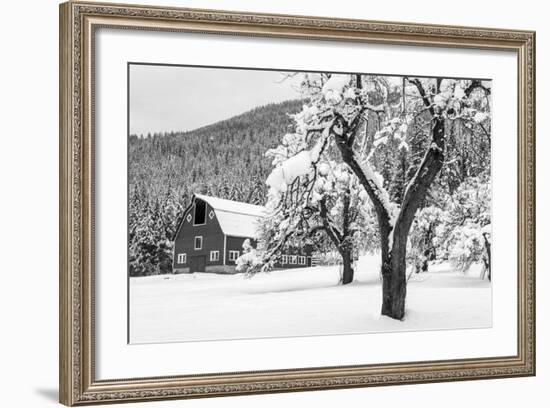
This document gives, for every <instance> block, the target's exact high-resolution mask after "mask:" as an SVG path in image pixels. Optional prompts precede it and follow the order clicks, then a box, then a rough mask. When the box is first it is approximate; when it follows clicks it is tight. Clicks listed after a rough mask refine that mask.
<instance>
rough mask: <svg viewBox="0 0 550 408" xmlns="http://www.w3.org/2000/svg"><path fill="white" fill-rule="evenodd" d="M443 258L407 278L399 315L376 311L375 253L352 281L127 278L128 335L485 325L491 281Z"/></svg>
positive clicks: (299, 274)
mask: <svg viewBox="0 0 550 408" xmlns="http://www.w3.org/2000/svg"><path fill="white" fill-rule="evenodd" d="M472 269H473V270H472V271H471V272H470V273H468V274H466V275H465V274H463V273H461V272H459V271H456V270H453V269H452V268H450V267H449V266H448V265H444V264H441V265H434V266H433V267H431V271H430V272H428V273H421V274H415V275H413V276H412V277H411V279H410V281H409V284H408V290H407V310H406V318H405V319H404V320H403V321H396V320H393V319H390V318H387V317H383V316H381V315H380V305H381V295H382V294H381V284H380V279H379V274H378V271H379V256H365V257H362V258H361V259H360V260H359V262H358V265H357V266H356V279H355V281H354V282H353V283H351V284H349V285H346V286H341V285H338V280H339V278H340V276H339V271H338V267H337V266H318V267H313V268H303V269H292V270H279V271H273V272H271V273H267V274H266V273H262V274H259V275H256V276H254V277H253V278H244V277H243V275H241V274H237V275H216V274H207V273H195V274H182V275H164V276H151V277H143V278H131V279H130V313H129V315H130V342H131V343H134V344H135V343H155V342H156V343H158V342H172V341H191V340H219V339H237V338H259V337H283V336H310V335H326V334H347V333H368V332H386V331H410V330H436V329H463V328H482V327H490V326H491V315H492V313H491V304H492V302H491V284H490V282H488V281H487V280H481V279H479V273H478V270H476V268H472Z"/></svg>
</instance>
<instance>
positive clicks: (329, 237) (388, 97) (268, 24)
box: [60, 2, 535, 405]
mask: <svg viewBox="0 0 550 408" xmlns="http://www.w3.org/2000/svg"><path fill="white" fill-rule="evenodd" d="M534 83H535V33H534V32H530V31H517V30H504V29H488V28H466V27H454V26H434V25H422V24H413V23H389V22H372V21H363V20H345V19H331V18H319V17H303V16H287V15H267V14H250V13H239V12H229V11H213V10H195V9H178V8H165V7H149V6H136V5H106V4H101V3H89V2H68V3H64V4H62V5H61V6H60V400H61V402H62V403H64V404H66V405H79V404H90V403H107V402H128V401H146V400H158V399H173V398H192V397H204V396H223V395H235V394H252V393H263V392H282V391H301V390H316V389H331V388H345V387H363V386H373V385H391V384H407V383H423V382H434V381H451V380H467V379H481V378H483V379H486V378H499V377H512V376H528V375H534V374H535V166H534V157H535V155H534V149H535V147H534V146H535V95H534V92H535V91H534V89H535V87H534Z"/></svg>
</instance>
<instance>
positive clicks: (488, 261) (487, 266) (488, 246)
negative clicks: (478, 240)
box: [483, 233, 491, 281]
mask: <svg viewBox="0 0 550 408" xmlns="http://www.w3.org/2000/svg"><path fill="white" fill-rule="evenodd" d="M483 242H484V244H485V251H486V252H487V259H486V260H485V269H486V270H487V279H489V281H491V242H490V241H489V239H488V238H487V234H485V233H484V234H483Z"/></svg>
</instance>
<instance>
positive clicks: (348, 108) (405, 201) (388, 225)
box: [267, 74, 490, 319]
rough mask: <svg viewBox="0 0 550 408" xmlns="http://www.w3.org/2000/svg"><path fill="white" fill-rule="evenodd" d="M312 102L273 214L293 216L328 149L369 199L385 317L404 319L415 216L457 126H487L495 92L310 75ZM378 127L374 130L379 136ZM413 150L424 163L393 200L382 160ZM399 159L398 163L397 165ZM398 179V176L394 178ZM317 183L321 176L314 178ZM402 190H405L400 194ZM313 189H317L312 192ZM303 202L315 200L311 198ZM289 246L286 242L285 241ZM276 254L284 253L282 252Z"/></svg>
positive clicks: (280, 178) (427, 82)
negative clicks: (304, 182) (293, 205)
mask: <svg viewBox="0 0 550 408" xmlns="http://www.w3.org/2000/svg"><path fill="white" fill-rule="evenodd" d="M302 84H303V87H304V90H305V92H306V93H307V95H308V97H309V98H310V101H311V102H310V104H309V105H308V106H306V107H305V108H304V110H303V111H302V112H301V113H300V114H299V120H298V121H297V126H296V133H295V137H298V138H299V142H300V143H299V145H300V149H299V150H297V151H296V152H294V154H293V155H288V157H287V158H286V159H284V160H282V161H281V162H280V163H279V164H278V165H277V167H276V168H275V169H274V171H273V172H272V173H271V175H270V177H269V178H268V180H267V184H268V185H269V192H268V196H269V197H270V198H269V202H270V203H275V205H274V204H271V208H270V210H271V211H283V212H284V211H288V207H287V206H286V205H285V203H286V202H287V200H288V198H289V197H293V196H294V195H296V194H302V195H303V194H304V191H303V190H302V189H301V187H300V188H299V186H301V183H300V182H299V181H298V182H297V180H300V179H301V178H303V177H308V179H310V177H309V175H311V174H315V173H316V172H317V171H318V166H319V165H320V163H321V161H322V160H321V159H322V157H323V155H324V154H325V153H326V152H329V153H330V152H332V151H333V150H335V151H338V152H339V153H340V161H341V162H343V163H345V165H346V166H347V169H348V170H349V171H350V172H351V173H352V174H353V175H354V177H355V178H356V180H357V183H358V184H359V185H360V186H361V187H362V189H363V190H364V192H365V193H366V194H367V195H368V197H369V199H370V200H369V201H370V203H371V205H372V206H373V208H374V211H375V213H376V217H377V222H378V233H379V238H380V248H381V261H382V262H381V264H382V267H381V268H382V270H381V275H382V291H383V296H382V314H383V315H387V316H389V317H392V318H395V319H402V318H403V317H404V315H405V298H406V252H407V244H408V238H409V231H410V229H411V225H412V223H413V220H414V217H415V213H416V211H417V209H419V208H420V207H421V205H422V203H423V201H424V199H425V198H426V196H427V193H428V191H429V189H430V186H431V185H432V183H433V181H434V180H435V179H436V177H437V176H438V174H439V173H440V171H441V169H442V167H443V165H444V158H445V152H446V149H447V139H448V129H449V127H450V126H452V123H453V122H455V121H460V122H461V123H464V124H467V125H468V126H469V127H470V128H471V129H474V128H476V127H479V128H484V129H485V130H486V127H484V123H486V122H487V121H488V118H489V115H490V87H489V84H488V83H485V82H483V81H479V80H449V79H442V78H436V79H425V78H411V77H409V78H407V77H405V78H403V77H396V78H389V77H380V76H370V75H359V74H357V75H342V74H333V75H330V74H304V80H303V83H302ZM373 130H374V131H373ZM412 147H414V148H415V149H416V152H415V153H416V154H417V155H418V153H421V158H420V159H417V160H416V161H415V160H412V159H411V160H410V164H411V165H412V166H411V167H412V169H411V168H409V169H407V171H404V172H403V174H402V175H401V178H399V177H394V178H393V179H392V182H394V183H395V184H397V187H399V186H401V192H400V193H399V194H394V199H395V197H397V198H398V200H397V202H396V201H392V199H391V197H390V193H389V189H388V186H389V184H388V183H389V182H390V180H388V178H387V177H384V174H383V173H384V170H385V168H384V167H385V165H387V163H388V161H387V160H383V159H382V158H381V156H383V155H384V154H389V153H392V152H394V153H395V152H396V151H397V152H399V151H401V152H404V151H406V150H408V149H411V148H412ZM392 162H395V161H392ZM394 174H395V173H394ZM311 183H314V179H311ZM397 190H398V189H397ZM311 191H313V189H311ZM296 201H297V202H303V203H308V201H300V200H296ZM285 219H287V220H288V223H282V225H279V228H277V232H276V233H275V235H276V237H275V238H279V239H280V238H284V236H286V235H290V234H291V233H294V231H295V230H296V229H299V228H300V225H299V223H297V222H296V221H295V217H294V216H292V215H290V216H288V217H287V218H285ZM283 241H284V240H283ZM275 250H277V249H275Z"/></svg>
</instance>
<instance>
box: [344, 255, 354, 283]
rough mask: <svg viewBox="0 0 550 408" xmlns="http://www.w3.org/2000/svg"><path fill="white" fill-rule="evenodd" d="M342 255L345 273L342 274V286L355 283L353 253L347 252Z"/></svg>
mask: <svg viewBox="0 0 550 408" xmlns="http://www.w3.org/2000/svg"><path fill="white" fill-rule="evenodd" d="M341 255H342V264H343V266H344V272H343V274H342V285H347V284H348V283H351V282H353V274H354V271H353V267H352V259H351V258H352V255H351V251H348V250H345V251H343V253H341Z"/></svg>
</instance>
